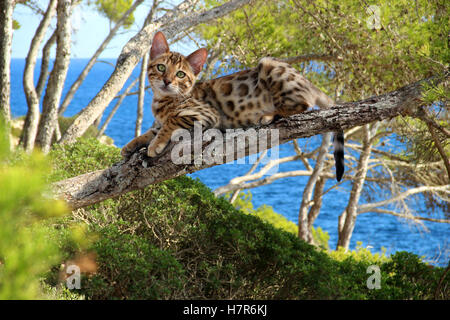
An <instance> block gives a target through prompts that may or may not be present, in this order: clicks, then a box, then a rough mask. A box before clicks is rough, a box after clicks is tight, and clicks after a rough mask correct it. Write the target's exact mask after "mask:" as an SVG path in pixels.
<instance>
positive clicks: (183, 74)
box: [177, 71, 186, 78]
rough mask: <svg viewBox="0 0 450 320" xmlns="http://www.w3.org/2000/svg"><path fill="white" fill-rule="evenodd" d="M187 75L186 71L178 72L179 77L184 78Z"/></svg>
mask: <svg viewBox="0 0 450 320" xmlns="http://www.w3.org/2000/svg"><path fill="white" fill-rule="evenodd" d="M185 75H186V73H184V72H183V71H178V72H177V77H178V78H184V76H185Z"/></svg>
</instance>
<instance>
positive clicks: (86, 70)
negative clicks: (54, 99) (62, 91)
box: [58, 0, 144, 115]
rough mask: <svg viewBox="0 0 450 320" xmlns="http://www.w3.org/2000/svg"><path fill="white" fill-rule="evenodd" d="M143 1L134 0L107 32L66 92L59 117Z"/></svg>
mask: <svg viewBox="0 0 450 320" xmlns="http://www.w3.org/2000/svg"><path fill="white" fill-rule="evenodd" d="M142 2H144V0H136V1H135V2H134V3H133V5H132V6H131V7H130V8H129V9H128V10H127V11H126V12H125V13H124V14H123V15H122V17H121V18H120V19H119V21H117V23H116V24H115V26H114V27H113V28H112V29H111V30H110V31H109V34H108V35H107V36H106V38H105V40H103V42H102V43H101V45H100V46H99V47H98V49H97V50H96V51H95V53H94V54H93V56H92V57H91V58H90V59H89V61H88V63H87V65H86V66H85V67H84V69H83V71H82V72H81V73H80V75H79V76H78V78H77V79H76V80H75V82H74V83H73V84H72V86H71V87H70V89H69V91H68V92H67V94H66V96H65V97H64V100H63V102H62V104H61V107H60V108H59V111H58V113H59V115H63V114H64V112H65V111H66V109H67V107H68V106H69V104H70V102H71V101H72V99H73V97H74V95H75V93H76V92H77V90H78V88H79V87H80V86H81V84H82V83H83V81H84V79H86V77H87V75H88V74H89V72H90V71H91V69H92V67H93V66H94V64H95V63H96V62H97V58H98V57H99V56H100V54H101V53H102V52H103V51H104V50H105V48H106V47H107V45H108V44H109V43H110V42H111V40H112V39H113V38H114V36H115V35H116V33H117V31H118V30H119V29H120V27H121V26H122V25H123V24H124V22H125V21H126V19H127V18H128V16H129V15H130V14H132V13H133V12H134V10H136V8H137V6H139V5H140V4H141V3H142Z"/></svg>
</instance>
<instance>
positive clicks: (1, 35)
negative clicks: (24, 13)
mask: <svg viewBox="0 0 450 320" xmlns="http://www.w3.org/2000/svg"><path fill="white" fill-rule="evenodd" d="M14 5H15V1H13V0H10V1H0V114H1V115H2V116H3V117H4V119H5V121H6V122H7V123H9V121H10V120H11V106H10V94H11V87H10V86H11V42H12V34H13V11H14Z"/></svg>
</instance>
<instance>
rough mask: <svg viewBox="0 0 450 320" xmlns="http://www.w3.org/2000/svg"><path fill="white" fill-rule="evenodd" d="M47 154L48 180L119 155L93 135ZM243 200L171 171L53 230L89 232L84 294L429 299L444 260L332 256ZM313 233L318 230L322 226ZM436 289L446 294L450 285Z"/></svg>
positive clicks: (114, 296) (98, 296)
mask: <svg viewBox="0 0 450 320" xmlns="http://www.w3.org/2000/svg"><path fill="white" fill-rule="evenodd" d="M51 155H52V158H53V159H54V160H53V161H52V165H53V167H54V172H53V174H52V177H53V179H55V178H56V177H69V176H73V175H77V174H81V173H84V172H87V171H91V170H97V169H102V168H104V167H107V166H110V165H111V164H113V163H114V162H116V161H118V160H119V159H120V155H119V150H118V149H117V148H114V147H108V146H104V145H101V144H99V143H97V142H96V141H95V140H88V141H84V140H81V141H79V142H77V143H75V144H73V145H71V146H60V147H56V148H55V149H54V150H53V151H52V153H51ZM250 204H251V203H250ZM250 204H249V201H247V202H245V201H244V202H242V210H243V211H244V212H245V211H247V214H243V212H242V211H240V210H238V209H236V208H234V207H233V206H232V205H231V204H230V203H229V202H228V201H226V200H225V199H223V198H216V197H215V196H214V195H213V193H212V192H211V190H210V189H209V188H207V187H206V186H205V185H204V184H202V183H201V182H200V181H198V180H193V179H191V178H189V177H179V178H176V179H172V180H169V181H165V182H162V183H159V184H157V185H151V186H149V187H147V188H145V189H143V190H139V191H134V192H130V193H128V194H126V195H123V196H121V197H118V198H117V199H110V200H107V201H104V202H102V203H100V204H97V205H94V206H91V207H88V208H85V209H81V210H77V212H76V213H74V215H73V218H71V219H63V220H61V221H60V225H59V226H58V230H65V229H66V228H68V227H70V225H71V224H73V223H74V221H83V223H85V224H86V225H87V226H88V231H89V232H90V233H94V234H96V235H97V239H96V240H94V241H92V243H91V245H90V246H89V250H92V251H94V252H95V253H96V256H97V261H96V262H97V264H98V270H97V272H96V273H95V274H91V275H86V276H85V277H84V278H83V281H82V289H81V291H80V294H82V295H84V296H85V297H86V298H87V299H93V298H95V299H391V298H395V299H431V298H433V294H434V293H433V292H434V290H435V289H436V285H437V282H438V279H439V278H440V276H441V275H442V272H443V270H442V268H429V267H428V266H427V265H425V264H424V263H423V262H421V261H420V260H418V259H416V260H415V259H412V258H411V259H406V258H405V259H404V260H401V261H400V260H399V257H400V256H397V255H396V256H393V257H392V258H391V259H387V258H386V257H385V256H384V255H373V254H371V253H370V251H368V250H367V249H364V248H359V249H358V250H357V252H356V253H354V254H343V253H342V252H341V253H337V254H336V256H335V257H333V255H332V254H331V255H330V253H328V252H327V250H321V249H319V248H317V247H314V246H311V245H309V244H307V243H305V242H303V241H301V240H299V239H298V238H297V236H296V235H295V234H294V233H293V232H292V230H291V232H287V231H285V230H286V229H287V228H286V227H285V226H284V227H283V224H279V225H277V221H280V219H281V218H282V217H280V216H279V215H277V214H276V213H274V212H273V210H271V209H268V207H263V208H262V209H260V208H258V209H257V210H254V209H253V207H252V206H250ZM252 210H253V212H254V211H256V212H258V213H257V214H256V215H261V216H262V217H263V219H264V220H266V221H263V220H262V219H261V218H260V217H258V216H255V214H249V212H252ZM268 217H271V218H270V219H269V218H268ZM272 218H273V219H272ZM271 219H272V220H271ZM281 220H282V219H281ZM267 221H271V223H275V224H276V225H277V227H274V226H273V225H272V224H271V223H268V222H267ZM284 222H286V221H283V223H284ZM288 225H289V223H288ZM283 229H284V230H283ZM55 237H61V239H62V240H60V241H59V243H60V244H61V248H64V250H65V251H70V252H71V254H73V252H76V250H77V249H76V248H73V245H70V243H71V242H70V241H67V240H65V238H67V237H65V236H64V234H62V233H59V236H58V235H55ZM319 237H321V238H323V239H326V233H324V232H323V231H321V230H320V232H319ZM327 241H328V240H326V241H325V242H327ZM74 243H76V242H74ZM408 257H411V256H409V255H408ZM403 262H405V264H403ZM373 264H376V265H379V266H380V269H381V272H382V279H381V289H379V290H376V289H373V290H370V289H368V288H367V285H366V281H367V278H368V277H369V276H370V274H367V268H368V266H370V265H373ZM402 267H404V268H403V269H402ZM416 270H419V271H420V272H419V271H418V272H416ZM425 271H426V272H425ZM49 278H51V275H49ZM53 278H55V276H53ZM405 281H406V282H405ZM411 281H412V282H411ZM411 283H413V284H411ZM439 297H440V298H448V286H442V287H441V292H440V295H439Z"/></svg>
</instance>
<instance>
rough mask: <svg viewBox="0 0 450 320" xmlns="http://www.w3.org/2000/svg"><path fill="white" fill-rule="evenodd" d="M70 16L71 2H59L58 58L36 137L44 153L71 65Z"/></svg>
mask: <svg viewBox="0 0 450 320" xmlns="http://www.w3.org/2000/svg"><path fill="white" fill-rule="evenodd" d="M70 15H71V1H70V0H58V6H57V17H58V21H57V27H56V29H57V36H56V37H57V39H56V57H55V62H54V64H53V69H52V72H51V73H50V77H49V79H48V85H47V89H46V91H45V96H44V100H43V103H42V117H41V120H40V122H39V129H38V133H37V136H36V143H37V144H38V145H39V146H40V147H41V148H42V151H43V152H44V153H47V152H48V151H49V150H50V145H51V142H52V138H53V133H54V130H55V125H56V121H58V106H59V101H60V99H61V93H62V90H63V87H64V81H65V79H66V75H67V69H68V68H69V63H70V46H71V42H70V39H71V32H72V31H71V25H70Z"/></svg>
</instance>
